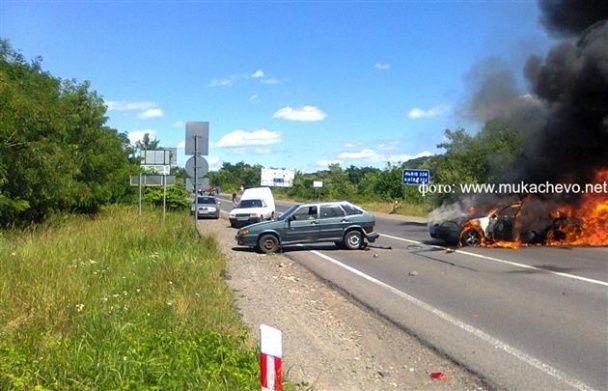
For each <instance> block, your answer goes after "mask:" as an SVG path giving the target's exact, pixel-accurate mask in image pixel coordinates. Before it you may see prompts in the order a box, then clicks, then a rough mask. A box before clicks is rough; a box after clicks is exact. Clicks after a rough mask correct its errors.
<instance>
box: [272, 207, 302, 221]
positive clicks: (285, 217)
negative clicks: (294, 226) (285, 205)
mask: <svg viewBox="0 0 608 391" xmlns="http://www.w3.org/2000/svg"><path fill="white" fill-rule="evenodd" d="M299 206H300V205H294V206H292V207H291V208H289V209H287V210H286V211H285V212H283V214H281V216H279V218H278V219H277V220H279V221H283V220H285V219H287V218H288V217H289V216H290V215H291V214H292V213H293V211H294V210H296V209H297V208H298V207H299Z"/></svg>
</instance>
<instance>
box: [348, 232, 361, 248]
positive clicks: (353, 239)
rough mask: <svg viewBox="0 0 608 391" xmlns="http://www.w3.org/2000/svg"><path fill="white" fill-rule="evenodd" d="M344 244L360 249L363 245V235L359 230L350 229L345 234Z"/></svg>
mask: <svg viewBox="0 0 608 391" xmlns="http://www.w3.org/2000/svg"><path fill="white" fill-rule="evenodd" d="M344 246H346V248H347V249H349V250H358V249H360V248H361V247H362V246H363V235H361V232H359V231H357V230H352V231H348V232H347V233H346V235H344Z"/></svg>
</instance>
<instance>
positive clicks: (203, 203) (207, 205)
mask: <svg viewBox="0 0 608 391" xmlns="http://www.w3.org/2000/svg"><path fill="white" fill-rule="evenodd" d="M197 197H198V218H199V219H201V218H203V217H212V218H214V219H219V218H220V201H219V200H218V199H217V198H215V197H211V196H197ZM194 205H195V203H194V200H193V201H192V206H191V207H190V212H191V213H192V214H194Z"/></svg>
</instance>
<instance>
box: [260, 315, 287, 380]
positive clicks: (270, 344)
mask: <svg viewBox="0 0 608 391" xmlns="http://www.w3.org/2000/svg"><path fill="white" fill-rule="evenodd" d="M282 357H283V333H281V330H278V329H275V328H274V327H270V326H267V325H265V324H263V325H261V326H260V381H261V386H262V391H282V389H283V383H282V375H281V358H282Z"/></svg>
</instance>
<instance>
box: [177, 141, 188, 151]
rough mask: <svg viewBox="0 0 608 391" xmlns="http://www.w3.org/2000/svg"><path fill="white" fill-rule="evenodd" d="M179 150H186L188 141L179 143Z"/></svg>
mask: <svg viewBox="0 0 608 391" xmlns="http://www.w3.org/2000/svg"><path fill="white" fill-rule="evenodd" d="M177 148H179V149H184V148H186V141H185V140H184V141H180V142H179V143H177Z"/></svg>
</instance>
